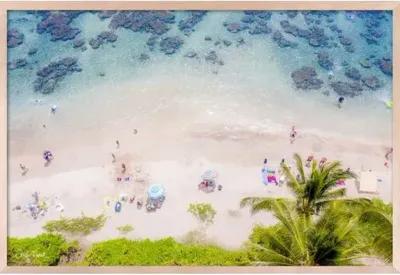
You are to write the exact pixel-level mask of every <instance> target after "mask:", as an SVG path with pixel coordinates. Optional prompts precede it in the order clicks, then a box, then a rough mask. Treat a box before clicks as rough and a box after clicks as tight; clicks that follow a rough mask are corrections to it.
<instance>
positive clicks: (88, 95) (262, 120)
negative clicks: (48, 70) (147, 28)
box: [8, 12, 392, 142]
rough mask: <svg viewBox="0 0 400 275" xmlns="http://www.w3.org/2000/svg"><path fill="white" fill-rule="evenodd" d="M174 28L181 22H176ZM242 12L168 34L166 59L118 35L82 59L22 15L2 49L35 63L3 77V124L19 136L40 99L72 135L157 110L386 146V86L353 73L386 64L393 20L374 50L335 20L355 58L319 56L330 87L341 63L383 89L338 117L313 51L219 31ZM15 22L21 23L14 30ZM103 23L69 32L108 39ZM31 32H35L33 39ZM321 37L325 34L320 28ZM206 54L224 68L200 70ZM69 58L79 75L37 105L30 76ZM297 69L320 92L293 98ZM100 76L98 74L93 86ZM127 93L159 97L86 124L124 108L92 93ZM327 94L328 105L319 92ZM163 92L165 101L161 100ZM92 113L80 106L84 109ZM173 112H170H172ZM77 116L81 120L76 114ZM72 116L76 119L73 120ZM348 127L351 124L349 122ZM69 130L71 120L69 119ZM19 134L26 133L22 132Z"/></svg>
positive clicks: (137, 37)
mask: <svg viewBox="0 0 400 275" xmlns="http://www.w3.org/2000/svg"><path fill="white" fill-rule="evenodd" d="M175 14H176V15H177V19H176V21H179V18H180V17H183V16H184V15H183V14H181V13H180V12H175ZM241 16H242V12H209V13H208V14H207V15H205V17H204V18H203V20H202V21H201V22H200V23H198V24H197V25H196V26H195V27H194V28H195V31H194V32H193V33H192V34H191V35H190V36H188V37H187V36H184V35H182V33H181V32H180V31H179V29H178V28H177V26H176V24H175V25H174V26H173V27H172V28H171V30H170V31H169V32H167V34H166V35H168V36H171V35H179V36H180V37H182V38H183V39H184V44H183V46H182V47H181V48H180V49H179V50H178V52H177V53H176V54H173V55H171V56H168V55H165V54H164V53H162V52H160V51H159V50H155V51H152V52H150V51H149V50H148V48H147V46H146V41H147V39H148V38H149V36H150V34H148V33H137V32H132V31H130V30H126V29H118V30H117V31H116V33H117V35H118V40H117V41H116V42H115V43H114V44H113V46H112V45H111V44H104V45H102V46H101V47H100V48H99V49H96V50H94V49H92V48H91V47H90V46H89V45H87V46H88V50H86V51H84V52H82V51H81V50H80V49H74V48H73V47H72V42H71V40H70V41H57V42H52V41H50V40H49V35H48V34H38V33H36V32H35V25H36V24H37V23H38V22H39V20H40V19H39V18H38V17H37V16H35V15H31V14H26V13H24V12H10V13H9V24H10V28H12V27H16V28H18V29H19V30H21V31H22V32H23V33H24V34H25V41H24V43H23V44H22V45H21V46H19V47H16V48H12V49H9V60H12V59H15V58H17V57H24V56H26V53H27V51H28V50H29V48H31V47H37V48H38V52H37V54H35V55H33V56H32V57H28V58H27V59H28V63H29V65H28V66H26V67H25V68H22V69H16V70H12V71H9V90H8V93H9V114H10V124H9V127H10V130H11V129H14V128H15V129H18V128H19V127H24V126H22V125H20V123H22V124H24V121H26V116H27V113H28V112H29V110H31V109H32V108H36V107H35V106H34V100H35V99H38V98H40V99H41V100H42V103H43V108H48V107H49V106H50V105H51V104H57V105H58V106H60V110H61V109H63V106H64V105H65V104H66V103H64V102H67V101H70V102H75V103H72V104H71V107H72V106H73V105H74V104H76V109H75V110H72V109H70V110H65V111H66V112H68V114H69V115H70V116H71V117H74V116H76V117H75V120H73V121H74V125H75V127H79V126H82V127H84V126H85V124H86V123H95V121H93V120H98V121H97V122H98V123H100V124H101V123H104V122H105V121H107V120H112V119H115V118H116V116H117V117H121V116H122V117H123V116H125V115H128V116H135V115H138V114H136V111H137V110H139V113H142V112H143V111H142V109H143V108H146V110H145V112H152V111H157V108H160V104H161V105H162V106H163V107H165V108H166V107H169V108H171V109H175V108H180V107H181V106H185V107H186V108H188V109H191V110H193V109H195V110H197V112H198V113H199V115H201V116H203V119H204V120H203V122H205V123H206V122H207V121H208V120H209V122H217V121H218V122H219V121H220V122H221V123H227V124H237V125H241V126H251V127H259V128H260V129H261V130H268V131H270V130H277V131H287V129H288V128H289V127H290V126H291V125H296V126H298V127H299V128H302V129H304V131H319V132H323V133H324V134H327V135H332V134H334V135H335V134H341V135H346V136H347V135H351V136H353V137H356V138H366V137H367V138H368V139H370V140H371V141H372V140H373V141H378V142H379V141H381V140H385V141H388V140H389V137H390V135H391V129H390V125H391V112H390V110H388V109H387V108H386V107H385V105H384V104H383V102H382V101H384V100H388V99H390V97H391V90H392V80H391V77H389V76H386V75H384V74H383V73H382V72H380V70H379V68H377V66H373V67H372V68H371V69H364V68H362V67H361V66H359V64H358V61H359V60H360V58H363V57H366V56H369V55H371V54H374V55H376V56H377V57H381V56H383V55H387V54H388V53H389V55H390V54H391V35H390V34H391V22H392V21H391V16H390V15H387V18H388V21H387V22H386V21H385V22H383V23H382V24H384V26H383V27H381V28H382V29H383V30H384V31H385V33H386V34H385V36H384V38H383V39H381V41H380V44H379V45H372V46H371V45H368V44H367V43H366V41H365V40H364V39H363V38H362V37H361V36H359V37H357V34H355V33H357V32H360V31H362V30H363V28H364V27H363V23H362V22H363V21H362V20H361V19H360V18H356V19H355V20H354V22H352V21H349V20H347V19H346V18H345V15H344V12H339V13H337V14H336V15H335V16H334V19H335V21H334V22H335V23H336V24H337V25H338V26H339V28H341V29H342V30H343V32H344V35H345V36H349V37H351V38H352V39H353V45H354V47H355V49H356V51H355V53H351V54H350V53H347V52H346V51H344V50H343V49H342V48H340V47H339V48H333V49H326V51H328V52H329V53H330V54H331V56H333V57H334V64H335V65H334V69H333V74H334V76H333V77H334V79H335V80H344V81H346V78H345V76H344V75H343V73H344V70H343V66H341V63H342V61H347V62H349V63H351V64H352V65H354V66H355V67H356V68H357V69H359V70H360V72H361V73H362V74H364V73H365V74H368V75H370V74H371V75H372V74H373V75H376V76H378V77H379V79H380V80H381V81H382V82H383V83H384V86H383V88H382V89H380V90H378V91H374V92H371V91H364V93H363V95H362V96H359V97H355V98H346V100H345V104H344V107H343V108H342V109H341V110H338V108H336V106H335V101H336V98H337V96H336V95H335V93H334V92H333V91H332V90H331V89H330V88H329V86H328V85H327V84H328V72H327V71H326V70H324V69H323V68H321V67H319V65H318V63H317V58H316V54H315V53H316V52H318V51H319V49H317V48H313V47H311V46H309V45H308V43H307V41H306V40H304V39H301V38H295V37H293V36H291V35H290V34H285V33H284V36H285V37H287V39H289V40H291V41H296V42H297V43H298V44H299V46H298V47H297V48H295V49H291V48H279V47H278V45H277V44H276V43H275V42H274V41H273V40H272V39H271V36H272V34H267V35H250V34H249V33H248V32H247V31H242V32H239V33H236V34H234V33H230V32H228V31H227V30H226V28H225V27H224V26H223V22H225V21H227V22H232V21H235V20H237V21H238V20H240V18H241ZM18 18H26V19H27V21H26V22H25V21H24V22H19V21H21V20H19V21H18V20H17V19H18ZM284 19H287V16H286V14H280V13H279V12H274V13H273V15H272V18H271V20H270V23H269V25H270V26H271V28H272V29H280V25H279V22H280V21H281V20H284ZM290 22H291V23H293V24H297V26H300V27H304V26H306V24H305V22H304V18H303V17H302V15H301V14H299V15H297V16H296V17H295V18H294V19H293V20H290ZM108 23H109V19H106V20H100V19H99V18H98V17H97V15H96V14H94V13H84V14H81V15H79V16H78V17H77V18H75V19H74V20H73V22H72V24H71V25H72V26H76V27H78V28H79V29H80V30H81V33H80V34H79V37H84V38H86V40H88V39H90V38H92V37H94V36H95V35H97V34H98V33H99V32H101V31H103V30H107V28H108V27H107V26H108ZM31 31H33V32H31ZM326 33H327V34H329V33H330V30H329V29H328V28H326ZM206 35H208V36H211V37H212V39H213V41H205V40H204V37H205V36H206ZM239 37H242V38H243V39H244V41H245V44H244V45H241V46H235V41H236V40H237V39H238V38H239ZM218 38H219V39H227V40H229V41H232V42H233V44H232V45H231V46H229V47H226V46H223V45H222V46H221V45H218V46H215V45H214V41H216V40H217V39H218ZM190 50H193V51H196V52H197V53H198V56H199V57H200V58H193V59H190V58H186V57H184V54H185V53H186V52H188V51H190ZM210 50H215V51H216V52H217V55H218V57H219V58H220V59H221V60H223V62H224V65H223V66H219V65H212V64H208V63H207V62H205V60H204V55H206V54H207V52H209V51H210ZM141 53H146V54H149V56H150V60H148V61H146V62H141V61H139V60H138V56H139V55H140V54H141ZM67 56H72V57H77V58H79V61H78V62H79V65H80V67H81V68H82V69H83V71H82V72H80V73H74V74H72V75H68V76H66V77H65V79H64V80H63V81H61V82H60V84H59V86H58V87H57V89H56V90H55V91H54V93H52V94H49V95H41V94H40V93H35V92H34V91H33V87H32V86H33V84H32V82H33V81H34V79H35V77H36V76H35V72H36V70H37V69H38V68H40V67H43V66H45V65H47V64H48V63H49V62H51V61H55V60H58V59H61V58H62V57H67ZM303 65H310V66H313V67H314V68H315V69H316V70H317V72H318V74H319V77H320V78H321V79H323V80H324V82H325V84H324V86H323V88H322V89H321V90H319V91H306V92H304V91H299V90H297V89H295V88H294V86H293V81H292V79H291V77H290V73H291V72H292V71H293V70H294V69H296V68H300V67H301V66H303ZM99 73H104V74H105V76H104V77H100V76H99ZM126 83H131V84H132V85H134V86H135V92H138V93H139V92H144V93H145V92H146V91H147V90H152V89H154V90H157V91H158V92H159V97H158V98H156V99H154V98H153V99H152V100H153V102H152V103H151V104H149V105H148V106H141V108H139V107H140V106H137V104H135V103H133V104H134V106H135V108H132V109H130V110H129V113H125V114H124V113H121V112H120V110H119V109H120V108H119V107H115V108H114V111H111V107H110V110H109V112H104V113H102V114H99V113H97V112H96V114H95V115H90V113H92V112H91V111H90V108H91V106H96V105H97V104H98V103H97V101H106V102H108V105H111V106H118V105H119V104H120V103H121V101H125V100H126V99H128V98H129V96H130V95H128V94H123V93H121V94H119V95H118V98H117V97H116V96H114V92H112V91H108V92H102V93H97V92H96V91H97V90H99V89H101V87H104V86H107V87H112V88H110V89H111V90H116V89H118V87H119V86H122V85H125V84H126ZM326 90H328V91H330V95H329V96H325V95H323V94H322V91H326ZM166 91H168V92H166ZM85 100H87V101H90V102H91V103H90V104H89V103H88V102H87V103H88V104H87V105H85V106H81V105H80V104H81V102H82V101H85ZM176 104H178V105H176ZM80 106H81V107H82V108H84V111H82V112H80V111H79V109H81V108H80ZM74 113H76V114H74ZM349 117H351V120H349V119H348V118H349ZM71 120H72V119H71ZM25 126H26V125H25Z"/></svg>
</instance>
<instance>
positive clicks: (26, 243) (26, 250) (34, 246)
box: [7, 234, 78, 266]
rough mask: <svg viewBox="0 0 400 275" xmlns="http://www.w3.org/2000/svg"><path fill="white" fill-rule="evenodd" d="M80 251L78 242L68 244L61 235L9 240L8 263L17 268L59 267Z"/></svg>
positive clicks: (43, 235)
mask: <svg viewBox="0 0 400 275" xmlns="http://www.w3.org/2000/svg"><path fill="white" fill-rule="evenodd" d="M77 250H78V245H77V243H76V242H73V243H68V242H66V241H65V239H64V238H63V237H62V236H61V235H57V234H41V235H38V236H36V237H32V238H8V242H7V263H8V265H17V266H52V265H57V264H58V263H59V261H60V259H61V258H62V257H64V256H65V257H67V258H69V256H70V254H71V253H73V252H75V251H77Z"/></svg>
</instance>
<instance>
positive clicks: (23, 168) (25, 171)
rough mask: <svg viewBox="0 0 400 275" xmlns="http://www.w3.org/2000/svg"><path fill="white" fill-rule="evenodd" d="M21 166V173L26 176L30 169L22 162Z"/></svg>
mask: <svg viewBox="0 0 400 275" xmlns="http://www.w3.org/2000/svg"><path fill="white" fill-rule="evenodd" d="M19 168H21V175H22V176H25V175H26V173H28V171H29V169H28V168H26V166H25V165H23V164H22V163H20V164H19Z"/></svg>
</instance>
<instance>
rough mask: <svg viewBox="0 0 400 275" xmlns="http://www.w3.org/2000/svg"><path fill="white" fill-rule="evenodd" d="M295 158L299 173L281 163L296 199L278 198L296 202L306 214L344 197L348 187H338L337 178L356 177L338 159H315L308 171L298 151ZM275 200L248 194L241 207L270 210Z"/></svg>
mask: <svg viewBox="0 0 400 275" xmlns="http://www.w3.org/2000/svg"><path fill="white" fill-rule="evenodd" d="M294 160H295V163H296V169H297V174H296V176H295V175H294V174H293V173H292V171H291V169H290V168H289V167H288V166H287V165H286V164H283V165H282V170H283V173H284V175H285V176H286V178H287V179H288V180H287V185H288V187H289V188H290V189H291V191H292V192H293V193H294V195H295V199H287V198H279V200H281V201H285V203H287V204H291V205H293V204H294V205H295V206H296V209H297V211H298V212H299V213H302V214H304V215H305V216H310V215H313V214H318V213H319V212H320V210H321V209H322V208H323V207H325V206H327V204H329V203H330V202H332V201H335V200H337V199H340V198H342V197H344V195H345V193H346V189H345V188H337V182H338V180H347V179H351V178H356V175H355V174H354V173H353V172H351V171H350V170H344V169H342V167H341V163H340V162H339V161H333V162H328V163H326V164H324V165H318V164H317V161H316V160H313V161H312V163H311V169H310V172H309V174H307V175H306V172H305V168H304V165H303V161H302V159H301V157H300V156H299V155H298V154H295V155H294ZM275 200H277V199H276V198H268V197H247V198H244V199H242V201H241V207H244V206H250V207H251V211H252V212H253V213H255V212H258V211H260V210H268V208H270V205H271V203H272V202H274V201H275Z"/></svg>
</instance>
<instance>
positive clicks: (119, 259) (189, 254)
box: [84, 238, 249, 266]
mask: <svg viewBox="0 0 400 275" xmlns="http://www.w3.org/2000/svg"><path fill="white" fill-rule="evenodd" d="M84 263H85V264H86V265H94V266H101V265H105V266H112V265H138V266H151V265H164V266H168V265H178V266H181V265H185V266H195V265H196V266H197V265H207V266H232V265H233V266H236V265H247V264H249V259H248V257H247V254H246V252H244V251H227V250H224V249H222V248H220V247H217V246H211V245H195V244H193V245H187V244H182V243H178V242H176V241H175V240H174V239H172V238H166V239H161V240H157V241H150V240H147V239H146V240H128V239H115V240H109V241H104V242H99V243H96V244H94V245H93V246H92V247H91V248H90V249H89V250H88V251H87V253H86V255H85V259H84Z"/></svg>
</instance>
